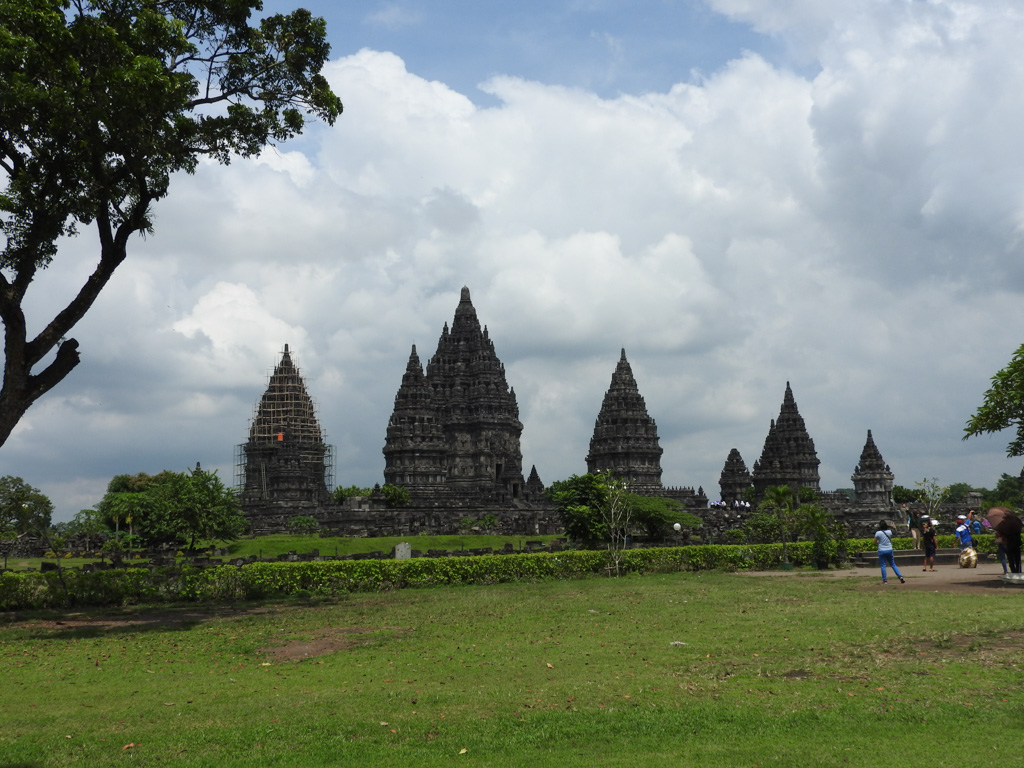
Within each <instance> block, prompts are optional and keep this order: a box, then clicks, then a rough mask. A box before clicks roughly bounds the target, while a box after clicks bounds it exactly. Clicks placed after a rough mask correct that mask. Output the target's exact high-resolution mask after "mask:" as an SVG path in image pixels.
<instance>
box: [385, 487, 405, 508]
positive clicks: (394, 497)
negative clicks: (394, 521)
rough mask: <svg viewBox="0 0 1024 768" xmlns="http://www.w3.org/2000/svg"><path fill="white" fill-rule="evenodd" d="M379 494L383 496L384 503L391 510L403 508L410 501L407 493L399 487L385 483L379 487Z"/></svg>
mask: <svg viewBox="0 0 1024 768" xmlns="http://www.w3.org/2000/svg"><path fill="white" fill-rule="evenodd" d="M380 492H381V493H382V494H384V503H385V504H387V505H388V506H389V507H391V508H394V507H404V506H405V505H406V504H408V503H409V500H410V496H409V491H408V490H406V489H405V488H403V487H402V486H400V485H391V484H390V483H386V484H385V485H383V486H382V487H381V489H380Z"/></svg>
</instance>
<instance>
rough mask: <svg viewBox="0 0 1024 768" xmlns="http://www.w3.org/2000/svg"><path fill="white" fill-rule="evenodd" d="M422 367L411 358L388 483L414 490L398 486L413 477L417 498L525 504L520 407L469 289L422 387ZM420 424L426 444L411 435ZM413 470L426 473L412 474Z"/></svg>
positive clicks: (392, 437) (391, 432)
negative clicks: (522, 500)
mask: <svg viewBox="0 0 1024 768" xmlns="http://www.w3.org/2000/svg"><path fill="white" fill-rule="evenodd" d="M414 354H415V352H414ZM418 367H419V360H418V358H417V359H415V361H414V360H413V359H412V358H410V361H409V365H408V366H407V368H406V374H405V376H404V377H403V380H402V387H401V388H400V389H399V393H398V395H397V396H396V397H395V412H394V414H393V415H392V418H391V422H390V425H393V426H394V427H395V429H392V428H391V426H389V429H388V435H387V439H386V444H385V446H384V456H385V463H386V465H387V466H386V469H385V479H387V480H388V482H396V484H398V485H407V483H405V482H397V481H396V479H397V477H398V476H399V475H403V476H404V475H410V476H412V477H413V478H414V479H415V480H416V482H415V483H413V484H412V485H410V486H408V487H409V490H410V492H414V491H418V492H419V493H421V494H424V493H425V494H427V495H431V494H433V495H437V494H442V493H447V494H455V495H457V496H461V497H464V498H471V499H473V500H475V501H480V502H507V501H510V500H512V499H518V498H521V496H522V492H523V458H522V453H521V452H520V448H519V439H520V436H521V434H522V431H523V425H522V422H520V421H519V405H518V403H517V402H516V393H515V390H513V389H511V388H510V387H509V386H508V383H507V381H506V380H505V366H504V365H502V363H501V361H500V360H499V359H498V356H497V354H496V352H495V350H494V343H493V342H492V341H491V339H490V336H489V334H488V332H487V329H486V328H483V329H481V327H480V322H479V320H478V319H477V316H476V309H475V308H474V307H473V302H472V300H471V299H470V295H469V288H465V287H464V288H463V289H462V294H461V297H460V299H459V305H458V307H457V308H456V310H455V319H454V320H453V321H452V326H451V329H450V330H449V328H448V324H447V323H445V325H444V328H443V329H442V331H441V338H440V339H439V340H438V343H437V351H436V352H435V353H434V356H433V357H431V358H430V360H429V361H428V362H427V367H426V372H425V374H424V375H423V379H422V382H420V381H418V380H417V374H416V370H415V369H418ZM428 388H429V391H430V393H431V396H430V400H429V403H428V401H427V398H426V391H427V389H428ZM413 416H415V420H416V421H418V422H419V423H420V424H421V425H422V426H421V434H420V436H419V437H421V438H422V439H420V440H417V439H416V438H417V435H416V433H415V428H413V429H412V431H411V432H410V430H409V429H408V427H409V425H410V423H413V424H414V423H415V421H414V422H410V419H411V418H412V417H413ZM431 419H432V420H431ZM438 438H439V439H440V442H441V445H442V446H443V449H442V450H441V451H440V452H438V449H437V441H438ZM409 467H422V469H418V470H416V471H415V472H412V473H410V472H407V471H406V469H407V468H409ZM429 478H438V479H437V480H433V479H429Z"/></svg>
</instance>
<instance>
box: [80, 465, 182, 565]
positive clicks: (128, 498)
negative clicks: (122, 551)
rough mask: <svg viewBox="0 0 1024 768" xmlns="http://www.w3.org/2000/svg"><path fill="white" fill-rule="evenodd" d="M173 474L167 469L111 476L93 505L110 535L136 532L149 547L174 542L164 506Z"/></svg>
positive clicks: (172, 480)
mask: <svg viewBox="0 0 1024 768" xmlns="http://www.w3.org/2000/svg"><path fill="white" fill-rule="evenodd" d="M176 477H177V473H176V472H169V471H167V470H164V471H163V472H160V473H159V474H156V475H148V474H146V473H145V472H139V473H138V474H135V475H115V476H114V477H113V478H112V479H111V481H110V483H108V485H107V493H106V494H105V495H104V496H103V498H102V499H101V500H100V503H99V504H97V505H96V509H97V512H98V513H99V516H100V519H101V520H103V522H104V523H105V524H106V526H107V527H108V528H109V529H110V530H111V531H112V532H113V533H114V538H115V539H120V538H121V537H122V536H123V535H129V536H135V535H138V536H139V537H140V539H141V540H142V542H143V543H145V544H148V545H150V546H156V545H159V544H165V543H170V542H174V541H177V540H178V535H177V531H176V529H175V525H174V522H173V520H172V518H171V515H170V509H169V506H168V503H169V493H168V491H167V489H166V488H165V486H168V485H170V484H171V483H172V482H174V481H175V479H176ZM122 529H123V530H122ZM115 549H116V548H115Z"/></svg>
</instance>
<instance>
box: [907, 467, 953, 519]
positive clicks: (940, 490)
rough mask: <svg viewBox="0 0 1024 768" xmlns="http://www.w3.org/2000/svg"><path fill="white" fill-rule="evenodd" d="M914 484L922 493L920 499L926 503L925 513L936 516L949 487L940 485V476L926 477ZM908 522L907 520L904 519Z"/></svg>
mask: <svg viewBox="0 0 1024 768" xmlns="http://www.w3.org/2000/svg"><path fill="white" fill-rule="evenodd" d="M914 486H915V487H916V488H917V490H918V491H919V492H920V493H921V496H920V501H921V503H922V504H924V509H925V513H926V514H927V515H928V517H935V515H936V513H938V511H939V505H941V504H942V502H943V501H944V500H945V498H946V493H947V492H948V490H949V488H948V487H947V486H944V485H939V478H937V477H933V478H931V479H929V478H927V477H925V478H922V479H921V480H918V481H917V482H916V483H914ZM903 522H906V521H903Z"/></svg>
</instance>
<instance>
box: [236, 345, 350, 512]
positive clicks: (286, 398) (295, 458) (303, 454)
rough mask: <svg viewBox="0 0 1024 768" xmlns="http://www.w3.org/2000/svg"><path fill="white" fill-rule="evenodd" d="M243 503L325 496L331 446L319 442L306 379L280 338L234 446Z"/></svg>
mask: <svg viewBox="0 0 1024 768" xmlns="http://www.w3.org/2000/svg"><path fill="white" fill-rule="evenodd" d="M239 448H240V450H239V486H240V490H241V493H242V505H243V509H247V511H250V510H251V509H252V508H253V507H254V505H256V506H258V505H260V504H264V503H269V502H299V503H306V504H311V505H313V506H316V505H319V504H321V503H325V502H326V501H327V499H328V498H329V496H330V494H329V492H328V484H329V483H331V482H332V481H333V478H332V477H331V469H332V466H331V465H332V461H331V459H332V454H333V451H332V447H331V446H329V445H326V444H325V441H324V435H323V432H322V431H321V429H320V423H319V421H318V420H317V417H316V408H315V406H314V404H313V400H312V398H311V397H310V396H309V393H308V392H307V391H306V383H305V381H303V379H302V375H301V373H300V372H299V369H298V368H297V367H296V365H295V363H294V362H293V361H292V357H291V352H290V351H289V348H288V345H287V344H285V346H284V351H283V352H282V354H281V361H280V362H279V363H278V364H277V365H276V366H275V367H274V371H273V373H272V374H271V375H270V380H269V382H268V383H267V388H266V391H265V392H264V393H263V397H262V398H261V399H260V401H259V403H258V404H257V405H256V408H255V413H254V415H253V418H252V421H251V422H250V425H249V440H248V442H247V443H245V444H243V445H242V446H240V447H239Z"/></svg>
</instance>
